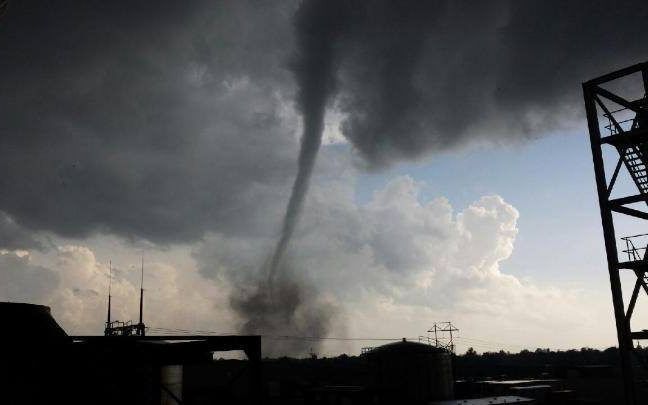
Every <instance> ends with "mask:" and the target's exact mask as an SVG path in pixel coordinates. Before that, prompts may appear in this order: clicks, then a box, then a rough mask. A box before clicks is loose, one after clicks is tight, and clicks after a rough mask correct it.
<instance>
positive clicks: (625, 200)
mask: <svg viewBox="0 0 648 405" xmlns="http://www.w3.org/2000/svg"><path fill="white" fill-rule="evenodd" d="M633 79H634V80H635V83H636V84H637V85H636V86H634V87H633V86H631V85H629V84H628V83H629V81H631V80H633ZM620 83H623V84H624V85H620ZM637 87H638V88H637ZM633 90H635V91H636V90H639V91H640V92H642V93H643V96H642V97H637V96H636V95H635V96H634V97H632V96H628V95H627V94H628V93H629V92H631V91H633ZM583 95H584V100H585V110H586V113H587V123H588V127H589V135H590V143H591V148H592V158H593V162H594V174H595V177H596V187H597V192H598V199H599V206H600V212H601V222H602V225H603V236H604V240H605V251H606V255H607V261H608V271H609V277H610V286H611V289H612V303H613V306H614V316H615V320H616V329H617V337H618V341H619V351H620V354H621V365H622V368H623V375H624V388H625V392H626V404H637V403H643V401H641V400H640V399H639V398H638V395H637V389H636V386H635V381H634V370H633V364H634V363H636V362H637V361H639V362H641V363H643V364H644V365H647V364H648V363H647V362H646V361H645V359H643V358H641V357H640V356H637V355H633V340H640V339H648V330H646V329H642V330H639V331H633V330H632V327H631V320H632V315H633V312H634V309H635V305H636V303H637V298H638V296H639V293H640V292H641V290H643V291H644V292H646V293H647V294H648V274H647V272H648V254H646V252H647V247H648V234H638V235H632V236H624V237H621V238H618V237H617V234H616V231H615V227H614V221H615V218H616V219H621V218H620V217H623V218H624V220H626V219H628V218H629V219H632V220H639V221H645V220H648V212H646V211H644V209H645V205H646V204H648V171H647V170H648V168H647V166H646V165H647V164H648V98H647V95H648V62H644V63H639V64H636V65H633V66H630V67H627V68H625V69H621V70H618V71H616V72H613V73H609V74H606V75H604V76H601V77H598V78H596V79H592V80H590V81H588V82H585V83H583ZM632 98H634V100H633V99H632ZM610 153H612V154H613V155H614V156H615V157H616V166H615V167H614V170H613V171H611V173H610V174H611V176H610V178H609V181H608V176H607V174H606V169H605V161H606V159H605V156H610ZM622 168H625V170H624V171H623V172H624V173H625V174H624V176H626V178H628V179H629V180H630V185H632V184H634V186H635V188H636V191H635V192H632V193H630V194H626V195H622V196H616V195H615V193H614V192H615V191H617V190H616V189H615V185H618V180H619V174H620V173H621V172H622V170H621V169H622ZM617 188H619V187H617ZM619 222H620V221H619ZM641 225H642V226H644V227H645V225H646V224H645V223H641ZM617 240H620V241H622V243H621V245H620V246H618V245H617ZM619 247H620V248H621V249H622V250H619ZM622 271H626V272H630V273H633V274H634V275H635V276H636V280H635V283H634V287H633V289H632V294H631V296H630V302H629V303H628V305H627V307H626V306H625V304H624V302H623V290H622V283H621V277H620V274H619V273H620V272H622ZM635 354H636V353H635ZM644 401H645V399H644Z"/></svg>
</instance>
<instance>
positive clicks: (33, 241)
mask: <svg viewBox="0 0 648 405" xmlns="http://www.w3.org/2000/svg"><path fill="white" fill-rule="evenodd" d="M27 249H37V250H45V249H46V247H45V245H44V244H43V243H42V242H41V241H39V240H38V239H37V238H36V237H35V235H34V233H33V232H30V231H29V230H27V229H24V228H23V227H21V226H20V225H19V224H17V223H16V222H15V221H14V220H13V218H11V217H10V216H9V215H7V214H6V213H4V212H2V211H0V250H27Z"/></svg>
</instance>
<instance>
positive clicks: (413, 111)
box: [339, 0, 648, 166]
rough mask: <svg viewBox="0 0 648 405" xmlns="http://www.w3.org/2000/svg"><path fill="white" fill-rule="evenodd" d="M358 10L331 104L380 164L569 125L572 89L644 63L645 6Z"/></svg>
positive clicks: (387, 5)
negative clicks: (335, 102) (336, 102)
mask: <svg viewBox="0 0 648 405" xmlns="http://www.w3.org/2000/svg"><path fill="white" fill-rule="evenodd" d="M362 4H364V5H365V6H366V8H364V10H361V11H360V12H359V13H357V16H356V17H357V18H356V21H355V23H354V27H353V29H354V35H352V36H349V37H348V38H347V42H346V44H345V46H344V47H345V55H344V56H343V57H342V58H341V59H342V66H341V68H340V70H339V77H340V86H339V88H340V101H339V107H340V109H341V110H343V111H344V112H346V113H347V114H348V118H347V120H346V121H345V122H344V125H343V132H344V134H345V136H346V137H347V138H349V139H350V140H351V141H352V143H353V144H354V145H355V146H356V148H357V149H358V150H359V152H360V153H361V155H362V156H364V157H365V158H366V159H367V160H368V161H369V162H370V163H371V164H373V165H378V166H380V165H382V164H386V163H389V162H391V161H394V160H398V159H404V158H415V157H419V156H423V155H425V154H428V153H430V152H433V151H438V150H445V149H449V148H456V147H458V146H462V145H465V144H466V143H469V142H475V141H479V140H482V141H483V140H486V141H491V142H494V143H506V142H511V141H517V140H519V139H524V138H529V137H535V136H539V135H541V134H542V133H543V132H547V131H551V130H554V129H559V128H561V127H563V126H567V125H565V124H567V123H569V124H572V123H573V121H574V120H579V119H581V118H582V109H581V108H580V83H581V82H583V81H585V80H587V79H590V78H592V77H593V76H596V75H600V74H603V73H606V72H607V71H609V70H611V69H616V68H620V67H623V66H625V65H628V64H632V63H636V62H638V61H642V60H645V59H646V58H648V43H647V42H646V41H645V39H646V38H648V3H646V2H644V1H628V2H614V1H585V0H581V1H568V2H563V1H511V2H508V1H494V2H476V1H454V0H453V1H428V2H420V1H387V0H385V1H377V2H370V3H362Z"/></svg>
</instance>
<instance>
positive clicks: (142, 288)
mask: <svg viewBox="0 0 648 405" xmlns="http://www.w3.org/2000/svg"><path fill="white" fill-rule="evenodd" d="M143 311H144V256H143V255H142V275H141V279H140V304H139V324H138V327H139V329H140V335H142V336H144V322H143V316H142V315H143Z"/></svg>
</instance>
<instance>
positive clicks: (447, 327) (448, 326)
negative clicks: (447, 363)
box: [428, 321, 459, 353]
mask: <svg viewBox="0 0 648 405" xmlns="http://www.w3.org/2000/svg"><path fill="white" fill-rule="evenodd" d="M458 331H459V329H457V328H455V326H454V325H453V324H452V322H450V321H447V322H435V323H434V326H433V327H432V328H430V329H429V330H428V333H429V332H434V346H435V347H441V348H444V349H447V350H449V351H450V352H451V353H454V352H455V345H454V340H453V335H452V332H458ZM439 332H443V333H444V334H445V333H448V337H447V338H441V342H442V343H443V342H444V341H445V342H446V343H444V344H440V343H439V337H438V333H439Z"/></svg>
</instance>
